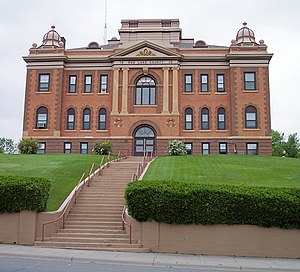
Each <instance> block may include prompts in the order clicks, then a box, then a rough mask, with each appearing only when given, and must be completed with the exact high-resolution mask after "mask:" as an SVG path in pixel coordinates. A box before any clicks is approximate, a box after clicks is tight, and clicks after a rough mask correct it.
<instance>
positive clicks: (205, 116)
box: [202, 114, 208, 122]
mask: <svg viewBox="0 0 300 272" xmlns="http://www.w3.org/2000/svg"><path fill="white" fill-rule="evenodd" d="M202 122H208V115H207V114H202Z"/></svg>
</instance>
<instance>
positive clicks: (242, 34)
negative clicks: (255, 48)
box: [236, 22, 258, 46]
mask: <svg viewBox="0 0 300 272" xmlns="http://www.w3.org/2000/svg"><path fill="white" fill-rule="evenodd" d="M243 25H244V26H243V27H242V28H241V29H240V30H239V31H238V33H237V34H236V44H237V45H246V46H247V45H248V46H251V45H258V44H257V43H256V42H255V35H254V32H253V30H251V29H250V28H249V27H247V23H246V22H245V23H243Z"/></svg>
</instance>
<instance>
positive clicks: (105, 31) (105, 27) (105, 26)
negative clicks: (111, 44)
mask: <svg viewBox="0 0 300 272" xmlns="http://www.w3.org/2000/svg"><path fill="white" fill-rule="evenodd" d="M102 38H103V44H106V43H107V0H105V21H104V33H103V37H102Z"/></svg>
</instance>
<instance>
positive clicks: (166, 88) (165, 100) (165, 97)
mask: <svg viewBox="0 0 300 272" xmlns="http://www.w3.org/2000/svg"><path fill="white" fill-rule="evenodd" d="M163 71H164V81H163V111H162V113H163V114H169V113H170V112H169V68H167V67H164V68H163Z"/></svg>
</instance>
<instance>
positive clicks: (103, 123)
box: [98, 108, 107, 130]
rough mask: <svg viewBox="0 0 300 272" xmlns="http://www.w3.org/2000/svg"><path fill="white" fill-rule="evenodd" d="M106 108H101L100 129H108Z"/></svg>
mask: <svg viewBox="0 0 300 272" xmlns="http://www.w3.org/2000/svg"><path fill="white" fill-rule="evenodd" d="M106 123H107V122H106V109H105V108H101V109H100V110H99V124H98V129H99V130H106V129H107V128H106Z"/></svg>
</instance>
